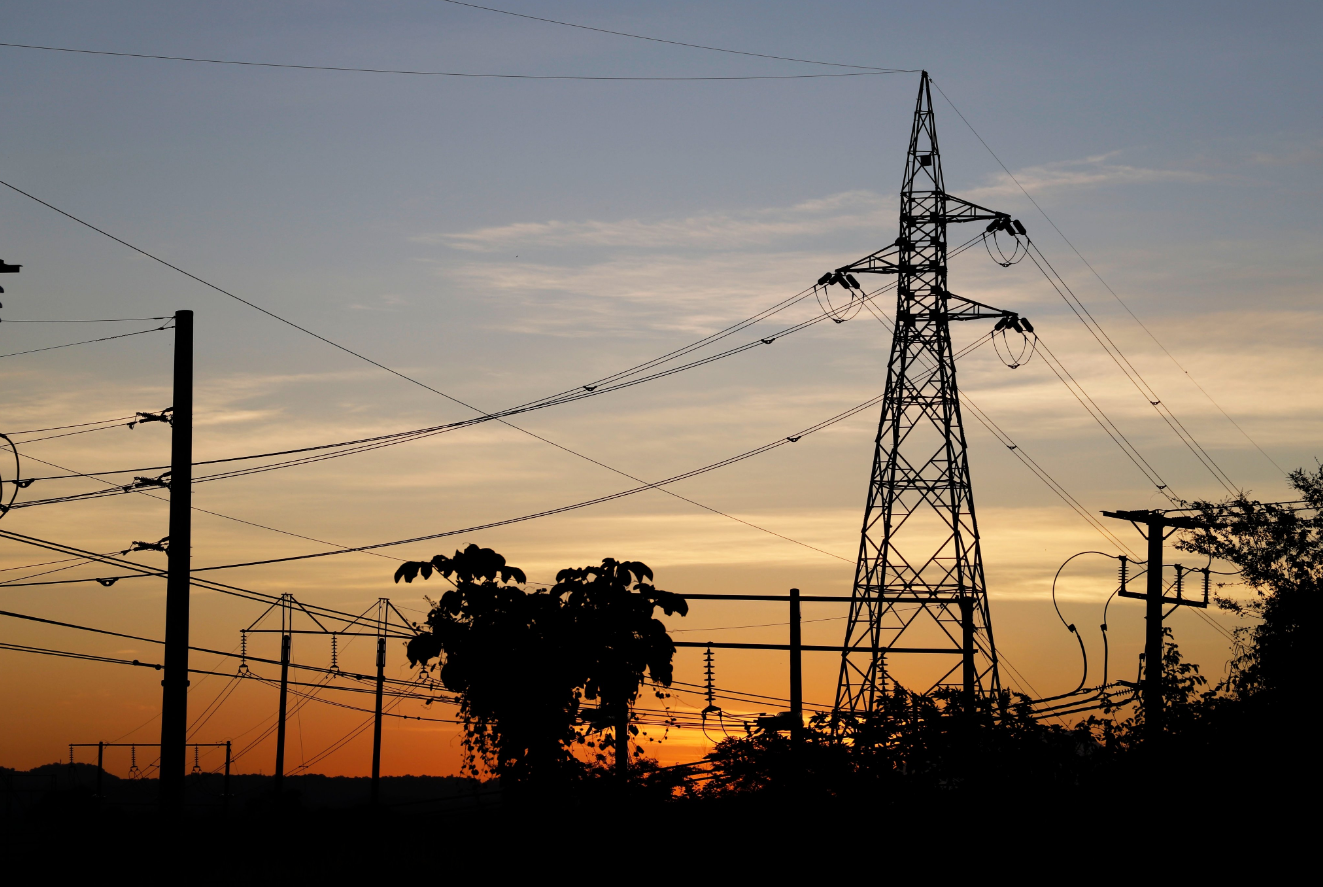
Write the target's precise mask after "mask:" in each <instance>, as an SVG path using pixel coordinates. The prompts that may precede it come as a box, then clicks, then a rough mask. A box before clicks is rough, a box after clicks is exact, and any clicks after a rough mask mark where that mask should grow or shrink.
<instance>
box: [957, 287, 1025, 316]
mask: <svg viewBox="0 0 1323 887" xmlns="http://www.w3.org/2000/svg"><path fill="white" fill-rule="evenodd" d="M946 306H947V311H946V319H947V320H979V319H982V318H986V317H999V318H1000V317H1009V318H1018V317H1019V316H1020V315H1019V312H1016V311H1005V310H1003V309H1001V308H994V307H992V306H991V305H985V304H983V303H982V302H976V301H975V300H973V299H967V298H965V297H964V296H957V295H956V294H955V293H947V294H946Z"/></svg>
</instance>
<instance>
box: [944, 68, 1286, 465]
mask: <svg viewBox="0 0 1323 887" xmlns="http://www.w3.org/2000/svg"><path fill="white" fill-rule="evenodd" d="M933 86H935V87H936V88H937V91H938V92H939V93H941V95H942V98H944V99H946V103H947V104H948V105H950V106H951V110H952V111H955V112H956V116H957V117H959V118H960V120H961V122H963V123H964V124H965V126H967V127H969V131H970V132H971V133H973V134H974V138H976V139H978V141H979V144H980V145H982V146H983V147H984V149H985V150H986V151H987V152H988V154H990V155H992V159H993V160H995V161H997V165H998V166H1000V167H1001V168H1002V171H1003V172H1005V173H1006V175H1007V177H1009V178H1010V180H1011V181H1012V182H1014V183H1015V187H1017V188H1019V189H1020V192H1021V193H1022V194H1024V196H1025V197H1027V198H1028V199H1029V202H1030V203H1032V204H1033V205H1034V209H1036V210H1038V212H1039V213H1040V214H1041V215H1042V216H1043V218H1044V219H1046V220H1047V223H1048V224H1049V225H1051V226H1052V230H1053V231H1056V232H1057V234H1058V235H1059V236H1060V237H1061V239H1062V240H1064V241H1065V242H1066V246H1068V247H1070V251H1071V252H1073V253H1074V254H1075V255H1076V256H1077V257H1078V258H1079V260H1080V261H1081V262H1083V263H1084V267H1086V268H1088V269H1089V271H1090V273H1092V274H1093V276H1094V277H1096V278H1097V279H1098V282H1099V283H1101V284H1102V285H1103V289H1105V290H1107V292H1108V293H1110V294H1111V296H1112V298H1113V299H1115V300H1116V302H1117V304H1119V305H1120V306H1121V307H1122V308H1124V309H1125V312H1126V314H1129V315H1130V317H1131V319H1132V320H1134V322H1135V323H1137V324H1139V326H1140V328H1141V329H1142V330H1143V331H1144V332H1145V333H1146V334H1147V335H1148V337H1149V338H1150V339H1152V340H1153V342H1154V344H1156V345H1157V346H1158V347H1159V348H1161V349H1162V353H1163V354H1165V355H1167V357H1168V358H1169V359H1170V360H1171V362H1172V363H1174V364H1175V365H1176V368H1177V369H1179V370H1180V371H1181V372H1182V373H1183V374H1184V375H1185V378H1187V379H1189V380H1190V384H1192V385H1194V387H1195V388H1198V389H1199V391H1200V393H1202V394H1203V396H1204V397H1206V398H1208V402H1209V403H1211V404H1212V405H1213V406H1215V407H1217V411H1218V412H1219V413H1221V414H1222V415H1223V416H1225V417H1226V420H1227V421H1228V422H1230V423H1231V424H1232V425H1234V426H1236V430H1237V431H1239V432H1240V433H1241V434H1242V435H1244V436H1245V439H1246V440H1248V441H1249V442H1250V443H1251V444H1253V445H1254V449H1256V450H1258V451H1259V452H1260V453H1261V454H1262V455H1263V457H1264V458H1265V459H1267V460H1268V461H1269V462H1271V463H1272V466H1273V467H1274V468H1276V469H1277V470H1278V471H1280V472H1282V473H1283V474H1286V473H1287V472H1286V470H1285V469H1283V468H1282V466H1280V465H1278V464H1277V461H1276V460H1275V459H1273V457H1272V456H1269V455H1268V453H1267V452H1266V451H1265V450H1264V449H1263V447H1261V446H1259V444H1258V442H1257V441H1255V440H1254V438H1252V437H1250V435H1249V432H1248V431H1246V430H1245V429H1244V428H1242V427H1241V425H1240V423H1239V422H1237V421H1236V420H1235V419H1233V418H1231V415H1230V414H1229V413H1228V412H1227V411H1226V410H1224V409H1222V405H1221V404H1219V403H1218V402H1217V401H1216V400H1214V399H1213V396H1212V395H1211V394H1209V393H1208V391H1207V390H1205V389H1204V386H1202V385H1200V384H1199V383H1198V381H1196V380H1195V378H1194V376H1192V375H1190V371H1189V370H1187V369H1186V368H1185V367H1184V366H1182V365H1181V362H1180V361H1178V360H1177V359H1176V356H1175V355H1174V354H1172V353H1171V351H1169V350H1168V349H1167V346H1166V345H1163V344H1162V342H1161V341H1159V340H1158V337H1157V336H1156V335H1154V333H1153V331H1152V330H1150V329H1149V328H1148V326H1147V325H1146V324H1145V323H1144V321H1142V320H1140V319H1139V317H1138V315H1136V314H1135V312H1134V311H1131V310H1130V306H1129V305H1127V304H1126V303H1125V301H1124V300H1123V299H1122V298H1121V297H1120V296H1119V295H1117V292H1116V290H1114V289H1112V287H1111V285H1110V284H1108V283H1107V281H1106V280H1104V279H1103V277H1102V275H1101V274H1099V273H1098V270H1097V269H1096V268H1094V267H1093V264H1092V263H1091V262H1090V261H1089V260H1088V259H1086V258H1085V257H1084V254H1083V253H1081V252H1080V251H1079V249H1078V248H1076V246H1075V244H1074V243H1073V242H1072V241H1071V239H1070V238H1069V237H1067V236H1066V234H1065V232H1064V231H1062V230H1061V229H1060V228H1059V227H1057V223H1056V222H1054V221H1053V220H1052V217H1051V216H1049V215H1048V214H1047V210H1045V209H1043V207H1042V206H1040V205H1039V203H1038V201H1037V200H1034V196H1033V195H1032V194H1030V193H1029V191H1028V189H1026V188H1025V187H1024V185H1022V184H1021V183H1020V180H1019V179H1017V178H1016V177H1015V173H1013V172H1011V171H1010V168H1009V167H1007V166H1006V164H1005V163H1002V161H1001V158H1000V157H998V156H997V152H996V151H993V150H992V148H991V146H989V145H988V143H987V142H986V141H985V140H984V138H983V136H981V135H979V132H978V130H976V129H974V125H973V124H972V123H970V122H969V120H968V119H967V118H966V117H965V115H964V114H963V113H961V111H960V109H959V108H957V107H956V106H955V102H953V101H951V97H950V96H948V95H947V94H946V93H945V92H944V91H943V90H942V87H940V86H938V85H937V84H936V83H935V82H934V83H933Z"/></svg>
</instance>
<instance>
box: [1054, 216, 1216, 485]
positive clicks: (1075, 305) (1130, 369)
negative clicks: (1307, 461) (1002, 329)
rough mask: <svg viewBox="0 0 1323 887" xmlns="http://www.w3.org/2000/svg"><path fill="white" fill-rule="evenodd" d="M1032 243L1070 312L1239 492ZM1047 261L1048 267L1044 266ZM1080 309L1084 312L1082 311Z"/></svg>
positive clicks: (1212, 470)
mask: <svg viewBox="0 0 1323 887" xmlns="http://www.w3.org/2000/svg"><path fill="white" fill-rule="evenodd" d="M1029 245H1030V252H1029V258H1030V259H1031V260H1032V261H1033V263H1034V265H1035V266H1036V267H1037V268H1038V270H1039V271H1040V272H1041V273H1042V275H1043V277H1045V278H1046V279H1047V281H1048V283H1050V284H1051V285H1052V288H1053V289H1055V290H1056V291H1057V294H1058V295H1060V296H1061V298H1062V300H1063V301H1064V302H1065V303H1066V306H1067V307H1068V308H1070V310H1071V313H1073V314H1074V315H1075V317H1076V318H1077V319H1078V320H1079V322H1080V323H1082V324H1083V325H1084V328H1085V329H1087V330H1088V331H1089V333H1090V335H1092V336H1093V338H1094V340H1095V341H1096V342H1097V343H1098V345H1099V347H1101V348H1102V349H1103V351H1104V352H1106V353H1107V356H1108V357H1110V358H1111V359H1112V362H1113V363H1115V364H1116V366H1117V368H1118V369H1119V370H1121V372H1122V374H1124V375H1125V377H1126V379H1127V380H1128V381H1129V382H1130V383H1131V384H1132V385H1134V387H1135V390H1136V391H1138V392H1139V393H1140V396H1142V397H1143V398H1144V399H1145V400H1146V401H1148V403H1149V405H1150V406H1152V407H1153V409H1154V410H1155V411H1156V412H1157V414H1158V416H1159V417H1161V419H1162V420H1163V422H1165V423H1166V424H1167V427H1168V428H1170V429H1171V431H1172V433H1173V434H1175V435H1176V436H1177V437H1178V438H1179V439H1180V441H1181V443H1182V444H1184V445H1185V447H1186V448H1187V449H1189V451H1190V452H1191V454H1193V455H1194V457H1195V458H1196V459H1198V460H1199V463H1200V464H1201V465H1203V466H1204V468H1206V469H1208V471H1209V473H1210V474H1212V475H1213V479H1214V480H1216V481H1217V482H1218V483H1219V484H1221V486H1222V487H1223V489H1225V490H1226V491H1227V493H1229V494H1231V495H1233V496H1234V495H1235V494H1236V493H1237V488H1236V485H1235V483H1234V482H1233V481H1232V480H1231V478H1230V477H1228V476H1227V474H1226V472H1225V471H1223V470H1222V469H1221V467H1220V466H1219V465H1218V464H1217V462H1215V461H1214V460H1213V457H1212V456H1210V455H1209V454H1208V451H1207V450H1205V449H1204V448H1203V446H1202V445H1201V444H1200V443H1199V442H1198V441H1197V440H1196V439H1195V438H1194V435H1192V434H1191V433H1190V431H1189V430H1188V429H1187V428H1186V427H1185V426H1184V425H1183V424H1182V423H1181V421H1180V420H1179V419H1177V418H1176V415H1175V414H1174V413H1173V412H1172V411H1171V408H1170V407H1168V406H1166V404H1164V403H1163V402H1162V398H1160V397H1158V395H1157V392H1155V391H1154V390H1153V387H1152V386H1151V385H1149V383H1148V381H1147V380H1146V379H1145V378H1144V377H1143V376H1142V375H1141V374H1140V372H1139V370H1137V369H1135V366H1134V364H1133V363H1131V362H1130V359H1129V358H1127V357H1126V356H1125V353H1124V352H1122V351H1121V349H1120V348H1119V347H1118V346H1117V345H1116V343H1115V342H1114V341H1112V338H1111V337H1110V336H1108V335H1107V331H1106V330H1104V329H1103V328H1102V324H1100V323H1098V320H1097V318H1095V317H1094V316H1093V314H1092V312H1090V311H1089V309H1088V306H1086V305H1085V304H1084V302H1083V301H1082V300H1081V299H1080V298H1079V296H1077V295H1075V293H1074V291H1073V290H1071V288H1070V286H1069V285H1068V284H1067V283H1066V282H1065V280H1063V279H1062V277H1061V275H1060V274H1059V273H1058V272H1057V269H1056V268H1054V267H1052V263H1051V262H1049V261H1048V259H1047V257H1046V256H1044V255H1043V253H1042V250H1040V249H1039V248H1038V244H1036V243H1034V242H1033V241H1032V240H1030V241H1029ZM1040 259H1041V262H1040ZM1044 265H1046V266H1047V267H1046V268H1044V267H1043V266H1044ZM1049 270H1050V271H1051V272H1052V273H1051V274H1049V273H1048V271H1049ZM1054 276H1055V278H1056V279H1055V280H1053V277H1054ZM1058 283H1060V286H1058V285H1057V284H1058ZM1081 311H1082V312H1083V314H1081V313H1080V312H1081Z"/></svg>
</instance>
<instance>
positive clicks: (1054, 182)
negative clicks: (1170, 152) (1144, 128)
mask: <svg viewBox="0 0 1323 887" xmlns="http://www.w3.org/2000/svg"><path fill="white" fill-rule="evenodd" d="M1115 156H1116V152H1111V153H1108V154H1096V155H1094V156H1092V157H1085V158H1083V159H1080V160H1059V161H1055V162H1053V163H1045V164H1042V165H1041V166H1026V167H1023V168H1022V169H1018V170H1016V171H1015V174H1014V175H1015V180H1012V178H1011V176H1010V175H1008V174H1007V173H1004V172H1001V173H997V174H996V175H994V176H992V179H991V181H990V182H989V184H987V185H984V186H983V187H981V188H975V189H974V190H972V191H965V192H962V193H961V196H962V197H968V198H969V199H971V200H978V199H980V198H986V197H1005V196H1008V195H1011V194H1019V193H1020V186H1021V185H1023V186H1024V189H1025V190H1026V191H1028V192H1029V193H1031V194H1034V193H1042V192H1045V191H1054V190H1061V189H1065V188H1100V187H1104V186H1107V185H1136V184H1150V183H1154V182H1201V181H1205V180H1207V179H1208V175H1207V174H1206V173H1200V172H1194V171H1191V170H1184V169H1148V168H1146V167H1142V166H1130V165H1128V164H1122V163H1111V162H1109V161H1110V160H1111V158H1113V157H1115ZM1016 181H1019V183H1020V184H1019V185H1017V184H1016Z"/></svg>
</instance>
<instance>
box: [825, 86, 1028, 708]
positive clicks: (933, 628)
mask: <svg viewBox="0 0 1323 887" xmlns="http://www.w3.org/2000/svg"><path fill="white" fill-rule="evenodd" d="M978 220H991V221H992V224H991V225H989V226H988V228H989V230H992V231H999V230H1004V231H1006V232H1007V233H1008V234H1010V235H1014V234H1015V233H1016V229H1017V228H1018V229H1019V233H1023V227H1022V226H1019V225H1018V223H1013V222H1012V221H1011V220H1010V218H1009V217H1008V216H1007V215H1006V214H1005V213H999V212H994V211H992V210H989V209H985V208H984V207H981V206H978V205H976V204H973V203H970V202H968V201H965V200H961V199H960V198H957V197H954V196H952V195H949V194H947V193H946V190H945V187H944V183H943V181H942V162H941V156H940V154H939V152H938V146H937V131H936V128H935V125H934V119H933V107H932V91H931V87H930V85H929V79H928V74H927V72H924V73H923V75H922V77H921V79H920V85H919V97H918V102H917V104H916V106H915V109H914V127H913V130H912V132H911V134H910V144H909V154H908V156H907V158H906V161H905V178H904V182H903V184H902V186H901V192H900V237H899V238H898V239H897V240H896V241H895V243H894V244H892V245H891V246H888V247H886V248H885V249H883V250H880V251H878V252H876V253H874V254H872V255H870V256H866V257H865V258H863V259H860V260H859V261H858V262H855V263H853V264H851V265H847V266H844V267H842V268H838V269H837V270H836V271H834V272H831V273H829V274H827V275H823V278H822V279H821V280H819V284H820V285H822V286H826V287H830V286H832V285H833V284H837V285H841V286H843V287H845V288H846V289H847V290H856V291H860V292H859V293H858V294H857V295H856V294H855V293H853V292H852V293H851V296H852V298H862V297H863V296H862V287H861V286H860V284H859V283H858V281H857V279H856V278H855V277H854V275H856V274H865V273H869V274H894V275H896V277H897V287H896V291H897V292H896V324H895V332H894V337H893V339H892V343H891V357H890V362H889V364H888V366H887V382H886V389H885V399H884V402H883V406H882V418H881V422H880V424H879V426H878V433H877V444H876V452H875V455H874V459H873V470H872V476H871V478H870V480H869V486H868V502H867V505H866V506H865V509H864V523H863V532H862V534H861V538H860V543H859V560H858V565H857V567H856V570H855V580H854V590H853V594H852V598H853V600H852V602H851V604H850V616H849V622H848V627H847V628H846V632H845V645H844V648H845V649H844V651H843V653H842V657H841V670H840V678H839V683H838V685H837V690H836V703H835V707H836V711H837V712H854V713H860V714H862V713H865V712H867V711H870V710H872V709H873V707H874V705H875V704H876V702H877V701H878V696H879V694H880V693H883V692H884V690H885V679H886V661H887V660H886V656H887V655H888V652H890V653H891V656H892V658H893V661H894V657H895V656H896V655H898V654H900V653H902V652H904V650H906V649H911V650H914V651H915V652H918V651H920V650H921V651H923V652H931V653H934V654H941V653H948V654H950V655H949V656H941V658H940V659H939V660H938V663H939V664H940V669H939V670H938V672H937V673H941V671H945V674H943V675H942V676H941V677H938V678H937V680H936V681H934V682H933V684H932V685H931V686H930V687H928V688H927V689H928V690H932V689H935V688H936V687H938V686H960V687H961V688H962V689H963V690H964V693H965V696H966V699H967V701H972V700H973V698H974V696H975V695H976V694H986V693H990V692H995V691H997V690H999V689H1000V683H999V678H998V673H997V654H996V647H995V646H994V645H993V640H992V621H991V618H990V614H989V612H988V598H987V587H986V584H985V582H984V577H983V557H982V553H981V552H980V550H979V532H978V522H977V520H976V518H975V515H974V496H973V486H972V482H971V480H970V474H969V459H968V455H967V444H966V441H965V431H964V426H963V424H962V421H961V415H960V399H959V394H958V391H957V388H956V373H955V358H954V355H953V353H952V348H951V327H950V323H951V321H958V320H973V319H977V318H1002V323H1001V324H1000V325H999V328H1001V327H1004V326H1006V325H1008V324H1014V325H1015V329H1017V330H1019V329H1020V328H1021V327H1020V323H1021V321H1020V320H1019V318H1018V316H1017V315H1016V314H1015V313H1014V312H1009V311H1001V310H998V309H995V308H991V307H989V306H987V305H983V304H981V303H978V302H974V301H972V300H970V299H965V298H963V297H960V296H956V295H954V294H953V293H951V292H950V291H949V290H948V289H947V267H946V263H947V226H948V225H949V224H952V223H957V222H972V221H978ZM962 611H963V612H964V614H966V615H965V618H964V619H963V620H962ZM970 633H972V635H973V643H972V646H971V645H969V644H967V643H966V638H967V635H969V634H970ZM971 660H972V662H971ZM948 666H949V670H947V669H948ZM962 666H963V668H962ZM971 666H972V667H971Z"/></svg>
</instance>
